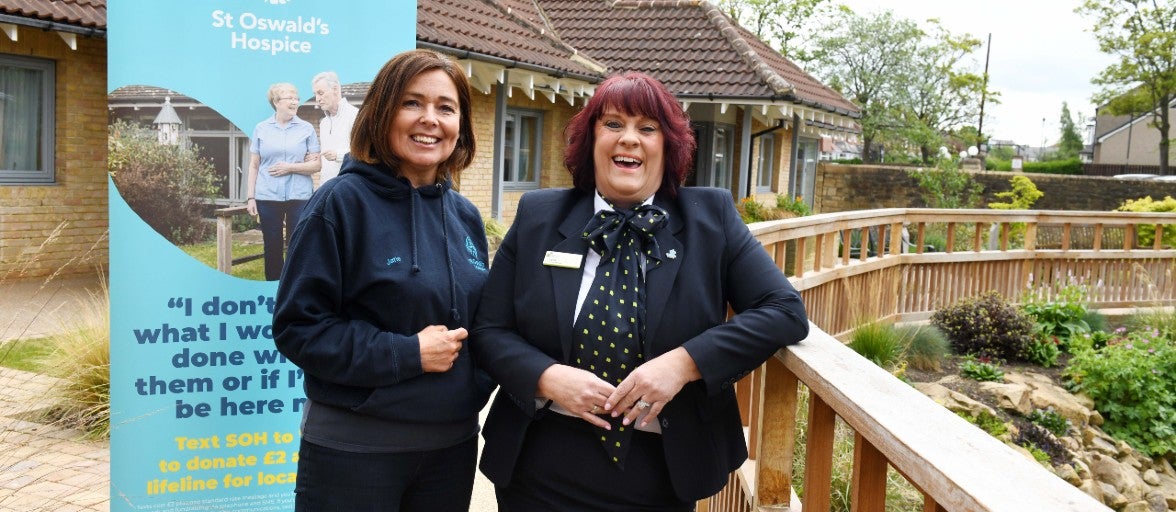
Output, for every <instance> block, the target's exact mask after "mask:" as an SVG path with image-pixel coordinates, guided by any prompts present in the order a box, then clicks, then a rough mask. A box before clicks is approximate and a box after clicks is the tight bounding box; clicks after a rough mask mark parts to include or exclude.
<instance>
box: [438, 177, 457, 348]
mask: <svg viewBox="0 0 1176 512" xmlns="http://www.w3.org/2000/svg"><path fill="white" fill-rule="evenodd" d="M448 196H449V194H448V193H445V192H443V193H442V194H441V245H443V246H445V269H446V270H448V271H449V316H450V317H452V318H453V322H454V325H461V313H458V311H457V279H456V278H454V275H453V257H452V256H451V255H450V254H449V222H447V218H448V214H447V213H446V212H447V211H448V210H449V208H446V200H445V198H446V197H448Z"/></svg>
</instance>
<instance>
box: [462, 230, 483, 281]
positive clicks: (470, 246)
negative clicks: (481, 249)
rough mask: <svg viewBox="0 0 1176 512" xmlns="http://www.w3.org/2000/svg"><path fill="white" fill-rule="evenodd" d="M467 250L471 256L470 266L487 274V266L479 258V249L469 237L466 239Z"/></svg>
mask: <svg viewBox="0 0 1176 512" xmlns="http://www.w3.org/2000/svg"><path fill="white" fill-rule="evenodd" d="M465 248H466V252H468V253H470V256H471V258H470V259H469V262H470V265H473V266H474V268H476V269H478V270H481V271H482V272H486V264H485V263H484V262H482V260H481V259H479V258H478V248H477V247H476V246H475V245H474V241H473V240H472V239H470V237H469V236H468V235H467V236H466V238H465Z"/></svg>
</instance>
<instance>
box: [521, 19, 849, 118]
mask: <svg viewBox="0 0 1176 512" xmlns="http://www.w3.org/2000/svg"><path fill="white" fill-rule="evenodd" d="M500 3H502V4H504V5H512V6H514V7H515V9H516V10H515V12H516V14H519V15H520V16H527V17H528V18H529V19H530V20H531V21H532V22H534V23H535V24H537V25H545V24H548V23H549V24H550V26H552V27H553V28H554V29H555V31H556V32H557V33H558V35H559V37H560V38H561V39H562V40H563V41H565V42H566V43H568V44H570V45H572V46H573V47H575V48H576V49H578V50H580V51H582V52H584V53H585V54H587V55H590V56H592V57H593V58H595V59H597V60H599V61H600V62H603V63H604V64H606V65H607V66H608V68H609V72H624V71H641V72H645V73H649V74H650V75H653V76H655V77H657V78H658V79H659V80H661V81H662V82H664V83H665V84H666V86H668V87H669V88H670V89H671V90H672V91H674V93H675V94H677V95H678V96H679V97H691V96H694V97H708V98H710V97H714V98H767V99H774V100H780V99H785V98H787V99H790V100H794V101H799V102H801V103H805V104H808V105H809V106H812V107H816V108H819V109H822V110H828V111H833V112H840V113H853V114H856V113H857V112H859V109H858V107H857V106H855V105H854V104H853V103H851V102H850V101H849V100H846V99H845V98H844V97H842V96H841V95H840V94H838V93H837V92H836V91H834V90H832V89H830V88H829V87H827V86H825V85H824V84H822V83H821V82H820V81H818V80H816V79H815V78H813V77H812V76H810V75H808V74H807V73H805V72H804V71H802V70H801V69H800V68H799V67H797V66H796V65H795V64H793V63H792V62H790V61H788V60H787V59H785V58H784V57H782V56H781V55H780V54H779V53H778V52H776V51H774V50H773V49H772V48H770V47H769V46H767V45H766V44H764V43H763V42H761V41H759V40H758V39H756V38H755V37H754V36H753V35H751V34H750V33H749V32H747V31H746V30H743V29H742V28H740V27H739V26H738V25H737V24H735V23H734V22H732V21H731V19H730V18H728V17H727V16H726V15H725V14H723V13H722V11H720V10H719V9H718V8H716V7H715V6H713V5H712V4H710V3H709V2H705V1H699V0H693V1H691V0H642V1H636V0H535V1H534V2H533V3H534V4H537V8H536V7H535V6H530V7H528V4H531V3H532V2H529V1H525V0H503V1H501V2H500ZM544 16H546V19H544Z"/></svg>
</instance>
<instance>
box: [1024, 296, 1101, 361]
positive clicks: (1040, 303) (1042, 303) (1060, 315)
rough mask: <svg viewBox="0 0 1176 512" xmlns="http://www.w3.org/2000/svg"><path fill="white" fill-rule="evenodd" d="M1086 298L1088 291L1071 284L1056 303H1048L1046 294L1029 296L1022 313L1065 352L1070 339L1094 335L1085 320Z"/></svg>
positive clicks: (1053, 301)
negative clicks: (1064, 349)
mask: <svg viewBox="0 0 1176 512" xmlns="http://www.w3.org/2000/svg"><path fill="white" fill-rule="evenodd" d="M1085 298H1086V288H1085V287H1083V286H1081V285H1077V284H1068V285H1066V286H1063V287H1062V288H1061V289H1060V290H1058V293H1057V295H1056V296H1055V297H1054V298H1053V299H1052V300H1046V299H1045V298H1044V293H1028V294H1026V295H1025V297H1024V298H1023V299H1022V305H1021V309H1023V310H1024V311H1025V313H1027V314H1028V315H1029V316H1030V317H1031V318H1032V319H1033V323H1034V324H1035V326H1036V328H1037V330H1038V332H1040V333H1041V334H1042V335H1044V336H1046V337H1049V336H1055V337H1057V338H1058V342H1059V343H1060V345H1061V348H1065V347H1066V346H1067V343H1068V341H1069V340H1070V338H1072V337H1074V336H1077V335H1080V334H1086V333H1088V332H1090V325H1088V324H1087V323H1086V320H1085V318H1086V305H1085V304H1084V302H1083V301H1084V299H1085Z"/></svg>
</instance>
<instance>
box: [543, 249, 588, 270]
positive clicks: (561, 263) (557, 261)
mask: <svg viewBox="0 0 1176 512" xmlns="http://www.w3.org/2000/svg"><path fill="white" fill-rule="evenodd" d="M583 260H584V255H583V254H572V253H570V252H556V251H547V254H546V255H544V256H543V265H544V266H547V267H560V268H580V262H581V261H583Z"/></svg>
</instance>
